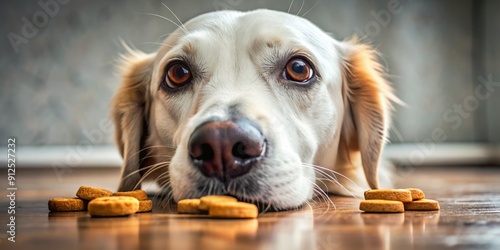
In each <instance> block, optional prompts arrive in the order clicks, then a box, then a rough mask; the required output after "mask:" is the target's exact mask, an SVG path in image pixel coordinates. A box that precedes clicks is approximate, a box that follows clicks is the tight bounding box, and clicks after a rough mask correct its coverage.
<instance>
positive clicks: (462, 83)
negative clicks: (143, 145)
mask: <svg viewBox="0 0 500 250" xmlns="http://www.w3.org/2000/svg"><path fill="white" fill-rule="evenodd" d="M66 1H67V0H66ZM41 2H52V3H56V2H55V0H42V1H41ZM61 2H62V0H61ZM67 2H68V3H64V4H63V3H60V4H58V5H57V6H58V7H57V8H56V9H55V10H54V9H52V10H54V11H51V12H50V13H48V14H47V13H46V11H44V10H43V7H42V6H41V5H40V4H39V3H38V2H37V1H31V2H28V1H1V2H0V34H2V35H3V38H2V39H0V48H1V51H2V52H1V53H2V54H1V57H0V76H1V79H2V81H1V82H0V112H1V114H2V116H1V118H0V119H1V120H0V138H6V137H8V136H16V137H17V138H18V143H20V144H24V145H28V144H29V145H46V144H50V145H54V144H77V143H80V142H81V141H82V140H91V142H92V143H95V144H107V143H112V132H111V131H110V130H109V124H106V121H107V117H108V112H109V109H108V106H109V101H110V98H111V96H112V94H113V92H114V90H115V89H116V87H117V84H118V77H117V74H116V72H115V70H114V65H113V62H114V60H115V59H116V58H117V56H118V55H119V53H120V52H122V51H123V49H122V48H121V46H120V44H119V39H120V38H122V39H123V40H125V41H127V42H131V43H133V44H134V45H135V46H136V47H137V48H140V49H143V50H145V51H154V50H155V49H156V48H157V47H158V45H157V44H155V42H159V41H160V40H158V39H159V38H160V37H161V36H162V35H164V34H167V33H169V32H171V31H173V30H174V29H175V25H173V24H171V23H169V22H167V21H165V20H163V19H160V18H157V17H153V16H150V15H144V14H141V13H155V14H160V15H164V16H166V17H169V18H171V19H174V17H173V16H172V14H171V13H170V12H168V10H166V9H165V8H164V7H163V6H162V5H161V2H159V1H133V0H130V1H77V0H73V1H67ZM164 2H165V3H166V4H167V5H168V6H169V7H170V8H171V9H172V10H173V11H174V12H175V13H176V14H177V16H178V17H179V19H180V20H182V21H186V20H188V19H189V18H192V17H194V16H196V15H198V14H200V13H204V12H207V11H213V10H216V9H220V8H228V9H236V10H251V9H255V8H269V9H275V10H282V11H286V10H287V9H288V7H289V5H290V2H291V1H290V0H280V1H273V2H272V3H271V2H270V1H264V0H258V1H242V0H215V1H212V0H210V1H164ZM315 2H316V1H305V3H304V7H303V8H302V10H301V14H304V13H305V12H306V11H308V10H310V9H311V8H312V7H313V5H314V4H315ZM391 3H395V4H398V5H397V6H396V8H395V9H396V10H395V11H392V13H391V12H390V10H392V9H394V6H392V7H391V5H390V4H391ZM301 4H302V1H295V3H294V5H293V6H292V7H291V12H294V13H297V12H298V11H299V9H300V7H301ZM52 7H54V6H52ZM499 11H500V1H495V0H484V1H473V0H458V1H457V0H447V1H445V0H441V1H435V0H418V1H415V0H413V1H411V0H399V1H398V0H376V1H368V0H367V1H347V0H323V1H321V2H319V3H318V5H317V6H316V7H315V8H313V9H312V10H311V11H309V12H308V13H307V15H306V17H307V18H308V19H310V20H311V21H312V22H314V23H316V24H317V25H318V26H319V27H321V28H322V29H323V30H325V31H328V32H331V33H332V34H333V36H334V37H336V38H338V39H343V38H346V37H349V36H351V35H352V34H358V35H361V36H365V37H366V38H367V40H369V41H371V42H372V43H373V44H374V45H375V46H376V47H377V48H378V49H379V50H380V51H381V52H382V54H383V57H382V58H381V61H382V62H383V64H384V65H386V66H387V68H388V69H389V73H390V77H391V81H392V82H393V85H394V87H395V89H396V92H397V95H398V96H399V97H400V98H401V99H402V100H403V101H404V102H406V104H407V105H406V106H404V107H397V112H396V114H395V115H394V125H395V126H394V129H393V130H392V131H391V134H392V135H391V140H392V141H393V142H421V141H426V140H432V138H433V135H435V134H436V133H441V134H443V135H444V136H445V137H446V140H445V142H492V143H500V132H499V131H498V128H500V116H499V113H498V111H497V110H498V107H500V90H499V89H500V83H499V84H497V85H499V86H490V88H489V91H488V92H485V91H487V89H486V90H485V88H484V87H482V84H483V82H484V80H485V79H486V80H488V77H489V79H492V80H493V82H500V62H499V59H500V41H499V39H500V18H499V16H498V12H499ZM44 13H45V14H44ZM377 13H378V14H385V15H381V16H382V19H383V20H382V19H380V18H378V17H377V16H378V15H377ZM44 16H45V17H46V19H45V20H44V18H43V17H44ZM34 17H38V21H39V23H38V24H39V26H40V27H39V28H37V30H36V32H35V31H33V30H31V31H30V30H24V34H23V26H25V25H24V21H23V20H25V19H24V18H26V19H28V20H31V22H32V20H33V18H34ZM44 21H46V22H44ZM14 34H15V35H14ZM16 35H19V36H21V37H24V38H19V37H16V38H17V40H16V41H17V42H19V44H18V45H16V46H12V42H11V41H10V39H13V37H15V36H16ZM478 88H481V89H480V90H481V91H480V92H479V93H480V94H481V95H480V96H478V95H477V93H476V92H477V91H476V90H477V89H478ZM486 94H488V96H487V97H485V98H479V97H483V96H484V95H486ZM479 99H484V100H479ZM460 106H461V108H460ZM460 109H462V111H460ZM434 137H435V136H434ZM5 144H6V140H4V139H1V141H0V145H5Z"/></svg>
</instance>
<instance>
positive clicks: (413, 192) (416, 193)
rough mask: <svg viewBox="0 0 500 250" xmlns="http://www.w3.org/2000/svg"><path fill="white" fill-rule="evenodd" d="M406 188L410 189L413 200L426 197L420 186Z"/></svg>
mask: <svg viewBox="0 0 500 250" xmlns="http://www.w3.org/2000/svg"><path fill="white" fill-rule="evenodd" d="M406 189H407V190H410V192H411V198H412V200H421V199H425V194H424V192H423V191H422V190H420V189H418V188H406Z"/></svg>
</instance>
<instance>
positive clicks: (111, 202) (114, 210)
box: [88, 196, 139, 217]
mask: <svg viewBox="0 0 500 250" xmlns="http://www.w3.org/2000/svg"><path fill="white" fill-rule="evenodd" d="M88 210H89V214H90V215H91V216H97V217H103V216H125V215H131V214H134V213H136V212H137V210H139V201H138V200H137V199H136V198H134V197H127V196H112V197H100V198H96V199H93V200H92V201H90V202H89V206H88Z"/></svg>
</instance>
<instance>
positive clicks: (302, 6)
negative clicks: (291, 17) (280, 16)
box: [295, 0, 305, 16]
mask: <svg viewBox="0 0 500 250" xmlns="http://www.w3.org/2000/svg"><path fill="white" fill-rule="evenodd" d="M304 3H305V0H302V5H301V6H300V9H299V12H297V14H295V15H296V16H298V15H299V14H300V12H301V11H302V8H304Z"/></svg>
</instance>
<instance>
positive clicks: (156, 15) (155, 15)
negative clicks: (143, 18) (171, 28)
mask: <svg viewBox="0 0 500 250" xmlns="http://www.w3.org/2000/svg"><path fill="white" fill-rule="evenodd" d="M139 14H142V15H149V16H154V17H158V18H161V19H164V20H167V21H168V22H170V23H172V24H174V25H175V26H177V27H178V28H179V29H181V30H182V31H184V32H185V33H189V31H188V30H187V29H186V28H185V27H184V25H182V26H181V25H179V24H177V23H176V22H174V21H173V20H172V19H170V18H168V17H164V16H162V15H158V14H155V13H147V12H140V13H139Z"/></svg>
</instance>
